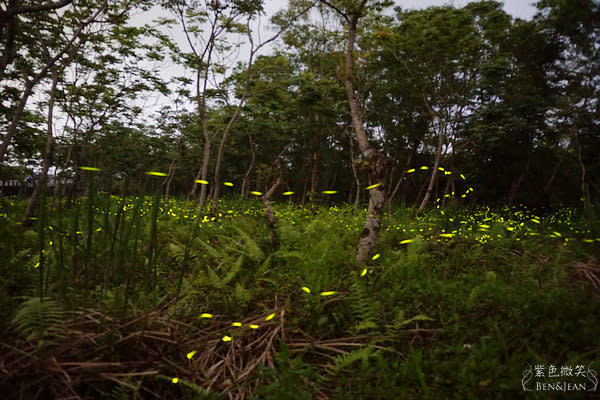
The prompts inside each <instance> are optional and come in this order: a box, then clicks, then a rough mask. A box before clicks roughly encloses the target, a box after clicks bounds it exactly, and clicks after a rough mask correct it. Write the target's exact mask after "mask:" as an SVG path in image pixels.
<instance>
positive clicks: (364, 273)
mask: <svg viewBox="0 0 600 400" xmlns="http://www.w3.org/2000/svg"><path fill="white" fill-rule="evenodd" d="M366 274H367V269H366V268H365V269H363V271H362V272H361V273H360V276H365V275H366Z"/></svg>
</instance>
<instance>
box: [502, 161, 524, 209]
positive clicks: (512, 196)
mask: <svg viewBox="0 0 600 400" xmlns="http://www.w3.org/2000/svg"><path fill="white" fill-rule="evenodd" d="M527 172H529V161H527V165H526V166H525V168H524V169H523V171H521V173H520V174H519V176H518V177H517V179H515V180H514V181H513V184H512V185H511V187H510V191H509V192H508V199H507V204H508V205H509V206H512V205H513V202H514V200H515V197H517V193H518V192H519V189H520V188H521V185H522V184H523V181H524V180H525V176H526V175H527Z"/></svg>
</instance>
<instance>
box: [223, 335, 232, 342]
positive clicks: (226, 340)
mask: <svg viewBox="0 0 600 400" xmlns="http://www.w3.org/2000/svg"><path fill="white" fill-rule="evenodd" d="M221 340H223V341H224V342H231V336H227V335H226V336H223V339H221Z"/></svg>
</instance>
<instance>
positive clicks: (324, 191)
mask: <svg viewBox="0 0 600 400" xmlns="http://www.w3.org/2000/svg"><path fill="white" fill-rule="evenodd" d="M322 193H323V194H336V193H337V190H323V192H322Z"/></svg>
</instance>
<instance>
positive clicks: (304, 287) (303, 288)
mask: <svg viewBox="0 0 600 400" xmlns="http://www.w3.org/2000/svg"><path fill="white" fill-rule="evenodd" d="M302 290H304V291H305V292H306V293H310V289H309V288H307V287H306V286H302Z"/></svg>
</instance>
